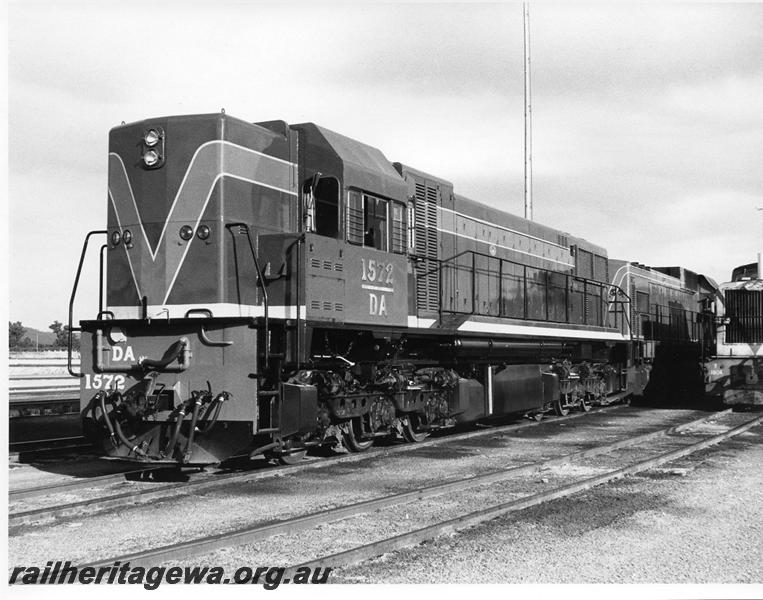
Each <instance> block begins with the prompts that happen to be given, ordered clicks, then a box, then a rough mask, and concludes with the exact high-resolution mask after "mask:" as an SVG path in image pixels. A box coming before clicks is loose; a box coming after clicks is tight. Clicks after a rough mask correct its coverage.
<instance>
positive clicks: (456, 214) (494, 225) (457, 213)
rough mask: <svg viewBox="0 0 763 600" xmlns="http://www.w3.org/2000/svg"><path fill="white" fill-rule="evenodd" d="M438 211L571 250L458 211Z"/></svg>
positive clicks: (445, 209) (440, 207) (438, 208)
mask: <svg viewBox="0 0 763 600" xmlns="http://www.w3.org/2000/svg"><path fill="white" fill-rule="evenodd" d="M437 210H440V211H442V212H449V213H452V214H454V215H455V216H457V217H461V218H462V219H469V220H470V221H474V222H476V223H482V224H483V225H489V226H490V227H495V228H496V229H500V230H501V231H508V232H509V233H513V234H515V235H521V236H522V237H526V238H529V239H531V240H535V241H538V242H543V243H544V244H549V245H551V246H556V247H557V248H562V249H563V250H569V247H567V246H562V245H561V244H557V243H556V242H550V241H548V240H544V239H542V238H539V237H535V236H534V235H530V234H529V233H523V232H521V231H517V230H516V229H509V228H508V227H503V226H502V225H496V224H495V223H490V222H489V221H483V220H482V219H478V218H477V217H472V216H470V215H466V214H464V213H460V212H458V211H456V210H452V209H450V208H445V207H444V206H438V207H437Z"/></svg>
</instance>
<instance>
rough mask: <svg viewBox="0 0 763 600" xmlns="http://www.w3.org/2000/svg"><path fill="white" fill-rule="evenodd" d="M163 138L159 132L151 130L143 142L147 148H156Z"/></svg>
mask: <svg viewBox="0 0 763 600" xmlns="http://www.w3.org/2000/svg"><path fill="white" fill-rule="evenodd" d="M160 137H161V136H160V135H159V132H158V131H157V130H156V129H149V130H148V131H147V132H146V135H144V136H143V142H144V143H145V144H146V146H149V147H150V146H156V144H158V143H159V138H160Z"/></svg>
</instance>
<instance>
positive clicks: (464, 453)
mask: <svg viewBox="0 0 763 600" xmlns="http://www.w3.org/2000/svg"><path fill="white" fill-rule="evenodd" d="M701 414H703V413H699V412H697V411H687V410H668V411H645V410H641V409H633V408H627V407H624V408H621V409H618V410H616V411H613V412H609V413H607V412H599V413H593V414H590V415H586V416H585V417H583V418H580V419H576V420H573V421H559V422H550V423H544V424H541V425H540V426H537V427H532V428H528V429H523V430H518V431H511V432H502V433H499V432H496V433H495V434H493V433H488V434H487V435H485V436H482V437H479V438H473V439H468V440H461V441H458V442H448V443H445V444H443V445H441V446H422V447H415V448H411V449H410V451H407V452H404V453H400V454H395V455H390V456H379V455H377V456H367V457H364V458H362V460H359V461H357V462H355V463H342V464H328V463H327V464H325V465H321V466H316V468H314V469H312V470H309V471H304V472H300V473H295V474H289V475H283V476H273V477H271V478H268V479H262V480H257V481H249V482H241V483H238V484H235V485H226V486H223V487H221V488H220V489H210V490H206V491H204V492H203V493H199V494H195V495H189V496H184V497H179V498H177V497H176V498H168V499H167V500H161V501H155V502H152V503H151V504H147V505H146V504H143V505H137V506H130V507H123V508H118V509H113V510H108V511H106V512H104V513H102V514H98V515H81V516H78V517H71V518H66V519H60V520H58V521H56V522H55V523H49V524H37V525H31V526H22V527H18V528H16V529H14V530H12V531H10V532H9V533H10V535H11V537H10V539H9V559H10V563H11V564H45V562H46V561H48V560H61V559H63V560H72V561H73V562H88V561H93V560H104V559H107V558H109V557H113V556H116V555H119V554H123V553H126V552H131V551H137V550H141V549H145V548H150V547H157V546H162V545H165V544H169V543H173V542H177V541H181V540H188V539H191V538H194V537H197V536H202V535H210V534H219V533H221V532H223V531H232V530H235V529H237V528H239V527H245V526H252V525H260V524H265V523H269V522H273V521H278V520H281V519H284V518H288V517H292V516H297V515H300V514H305V513H308V512H314V511H317V510H323V509H327V508H331V507H334V506H338V505H343V504H348V503H350V502H354V501H357V500H361V499H366V498H373V497H378V496H380V495H386V494H390V493H394V492H399V491H402V490H410V489H415V488H416V487H417V486H423V485H429V484H432V483H437V482H441V481H444V480H447V479H452V478H456V477H460V476H465V475H469V474H475V473H481V472H487V471H491V470H493V469H496V468H505V467H507V466H513V465H517V464H524V463H526V462H531V461H532V462H534V461H536V460H542V459H546V458H549V457H552V456H561V455H566V454H568V453H570V452H574V451H578V450H581V449H584V448H590V447H593V446H599V445H602V444H605V443H609V442H611V441H614V440H618V439H622V438H624V437H630V436H632V435H635V434H637V433H643V432H646V431H654V430H655V429H660V428H662V427H665V426H669V425H675V424H678V423H683V422H687V421H690V420H692V419H695V418H697V417H698V416H700V415H701ZM738 417H739V418H742V419H743V420H746V419H747V418H749V417H745V416H744V415H738ZM715 429H718V431H715ZM724 429H725V426H720V425H714V424H713V423H710V424H707V425H705V426H704V428H703V435H712V434H713V433H718V432H720V431H721V430H724ZM688 441H691V440H688ZM762 442H763V427H761V426H758V427H756V428H755V429H753V430H751V431H750V432H748V433H745V434H743V435H741V436H739V437H738V438H735V439H734V440H731V441H727V442H724V443H723V444H721V445H720V446H718V447H715V448H712V449H710V450H707V451H704V452H703V453H700V454H697V455H694V456H692V457H689V458H687V459H683V460H682V461H680V462H677V463H671V464H669V465H665V466H664V467H662V468H661V469H657V470H653V471H649V472H646V473H645V474H643V475H641V476H638V477H632V478H629V479H626V480H623V481H620V482H614V483H610V484H607V485H604V486H601V487H600V488H596V489H594V490H592V491H591V492H589V493H586V494H578V495H574V496H571V497H569V498H567V499H564V500H559V501H555V502H551V503H548V504H546V505H543V506H540V507H537V508H535V509H529V510H525V511H522V512H519V513H515V514H514V515H513V516H509V517H504V518H501V519H497V520H494V521H491V522H489V523H487V524H484V525H482V526H479V527H476V528H474V529H471V530H467V531H463V532H461V533H459V534H457V535H455V536H452V537H447V538H440V539H438V540H435V541H433V542H430V543H426V544H423V545H421V546H417V547H414V548H409V549H406V550H404V551H401V552H398V553H394V554H390V555H386V556H384V557H381V558H379V559H376V560H373V561H368V562H366V563H363V564H360V565H355V566H351V567H346V568H343V569H340V570H338V571H336V573H335V574H334V575H333V576H332V580H333V581H334V582H338V583H366V582H368V583H456V582H458V583H471V582H474V583H520V582H521V583H534V582H547V583H571V582H581V583H583V582H585V583H599V582H613V583H646V582H653V583H673V582H683V583H689V582H692V583H703V582H719V583H720V582H736V583H756V582H761V581H763V577H761V573H762V571H761V566H760V565H761V555H760V554H761V546H763V543H762V540H763V519H761V517H763V485H762V484H763V470H761V463H762V462H763V443H762ZM657 444H658V441H656V440H655V441H652V442H650V443H649V444H648V445H645V446H644V447H643V448H642V447H636V448H634V449H632V450H631V451H629V452H630V454H629V456H631V457H632V458H633V459H636V460H638V459H640V458H644V457H646V456H648V455H649V454H650V453H653V452H655V451H656V450H655V445H657ZM617 460H618V459H617V457H609V456H602V457H600V458H599V459H597V460H595V461H592V460H587V461H586V462H585V464H576V465H568V466H566V467H563V468H558V469H553V470H549V471H547V472H545V473H543V474H541V475H537V474H535V475H532V476H528V477H527V478H523V479H519V480H513V481H511V482H507V483H505V484H501V485H495V486H493V487H492V488H491V489H490V490H488V491H487V492H486V491H485V490H484V489H482V490H480V489H473V490H467V491H465V492H461V493H459V494H450V495H445V496H439V497H436V498H435V499H432V500H430V501H428V502H420V503H419V504H417V505H416V506H413V505H400V506H399V507H395V508H393V509H391V510H390V511H388V512H385V513H382V512H375V513H372V514H365V515H360V516H357V517H355V518H354V519H350V520H347V521H343V522H339V523H335V524H326V525H321V526H319V527H318V528H316V530H315V531H313V532H311V533H308V532H304V533H303V534H300V535H298V536H290V537H285V536H275V537H273V538H269V539H268V540H264V541H262V542H260V543H258V544H256V545H241V546H232V547H228V548H224V549H221V550H218V551H216V552H212V553H210V554H207V555H204V556H194V557H192V558H189V559H187V560H185V561H183V562H180V563H178V564H185V565H205V564H206V565H221V566H224V567H225V568H226V570H227V569H230V570H231V571H232V570H235V569H236V568H238V567H240V566H242V565H253V566H258V565H284V564H286V565H289V564H292V565H293V564H298V563H299V562H302V561H305V560H309V559H312V558H314V557H316V556H325V555H326V554H327V553H332V552H337V551H341V550H344V549H346V548H349V547H353V546H356V545H360V544H364V543H368V542H370V541H373V540H375V539H378V538H380V537H386V536H389V535H393V534H395V533H398V532H402V531H405V530H410V529H412V528H416V527H420V526H422V525H426V524H428V523H429V522H436V521H439V520H443V519H445V518H448V517H449V516H452V515H451V514H450V513H453V514H463V513H462V512H460V511H462V510H463V509H464V508H468V510H469V511H473V510H478V509H479V508H482V507H484V506H486V505H487V504H489V503H491V502H492V501H495V500H496V498H497V494H499V493H500V494H503V496H505V497H507V498H510V497H512V496H513V495H516V494H519V495H525V494H531V493H536V492H539V491H544V490H545V489H550V488H551V487H553V486H554V485H558V484H559V483H561V482H562V480H563V479H565V478H570V477H572V478H575V477H581V476H591V475H594V474H596V473H599V472H602V471H605V470H608V469H611V468H613V464H614V463H615V462H617ZM64 471H65V470H62V466H61V465H51V464H41V463H37V464H25V465H19V466H17V467H15V468H14V469H13V470H12V473H11V485H12V487H13V486H14V485H20V486H23V485H27V486H28V485H33V484H35V483H36V484H40V483H42V482H48V481H51V479H59V478H62V477H64V478H65V477H67V476H68V474H67V473H65V472H64ZM134 485H136V484H135V482H123V483H122V484H120V486H118V487H120V488H124V489H131V488H132V487H133V486H134ZM83 497H85V496H84V493H83V492H78V494H77V495H76V496H75V495H73V496H72V497H71V498H61V500H60V501H73V500H77V499H82V498H83ZM457 501H458V502H460V504H457ZM24 504H25V506H23V507H21V506H20V507H18V508H14V510H19V509H23V508H26V509H29V508H33V507H34V505H35V501H31V502H25V503H24Z"/></svg>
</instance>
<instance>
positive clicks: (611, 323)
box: [417, 250, 631, 336]
mask: <svg viewBox="0 0 763 600" xmlns="http://www.w3.org/2000/svg"><path fill="white" fill-rule="evenodd" d="M432 272H437V273H438V275H439V277H438V279H439V296H440V301H439V315H440V318H441V319H442V317H443V316H444V315H480V316H493V317H502V318H511V319H520V320H527V321H546V322H549V323H559V324H575V325H587V326H591V327H602V328H611V329H612V328H613V329H617V330H618V331H620V332H622V333H623V334H624V335H627V336H630V334H631V322H630V304H631V299H630V297H629V296H628V294H627V293H625V291H624V290H623V289H622V288H620V287H619V286H616V285H612V284H610V283H604V282H600V281H594V280H590V279H586V278H583V277H578V276H576V275H572V274H569V273H561V272H558V271H550V270H547V269H541V268H536V267H529V266H527V265H523V264H521V263H517V262H514V261H510V260H508V259H504V258H498V257H496V256H491V255H488V254H483V253H480V252H476V251H473V250H466V251H463V252H460V253H458V254H456V255H454V256H452V257H450V258H448V259H445V260H441V261H438V263H437V266H436V267H434V269H433V270H432V269H430V270H428V271H425V272H422V273H419V274H417V284H418V281H419V280H421V279H422V278H426V277H427V276H429V275H430V274H431V273H432Z"/></svg>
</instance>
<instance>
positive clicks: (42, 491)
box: [8, 404, 626, 527]
mask: <svg viewBox="0 0 763 600" xmlns="http://www.w3.org/2000/svg"><path fill="white" fill-rule="evenodd" d="M624 406H626V405H623V404H616V405H612V406H606V407H602V408H598V409H594V410H592V411H591V412H589V413H582V412H581V413H572V414H570V415H567V416H565V417H554V418H553V419H549V420H547V421H541V422H537V421H527V422H524V423H514V424H510V425H504V426H499V427H486V428H483V429H479V430H477V431H468V432H464V433H459V434H455V435H445V436H442V437H437V438H430V439H427V440H425V441H423V442H420V443H417V444H401V445H394V446H388V447H378V448H374V449H372V450H369V451H367V452H363V453H356V454H342V455H338V456H334V457H328V458H308V459H305V460H304V461H303V462H302V463H298V464H293V465H283V466H277V467H270V468H263V469H260V470H257V471H245V472H230V473H222V474H219V473H218V474H215V473H210V474H205V475H202V476H200V477H197V478H196V479H192V480H190V481H183V482H172V483H152V484H151V485H150V487H144V488H141V489H132V490H129V491H122V490H117V491H116V493H109V492H114V490H109V489H108V486H111V485H114V484H123V483H124V482H125V481H127V480H129V479H132V480H134V481H135V482H136V483H139V482H140V481H141V480H143V481H150V480H151V474H152V473H157V472H160V471H163V470H164V471H166V470H167V469H166V467H159V468H147V469H140V468H138V469H132V470H128V471H124V472H120V473H114V474H109V475H102V476H98V477H91V478H87V479H82V480H74V481H71V480H67V481H64V482H56V483H51V484H47V485H41V486H35V487H23V488H18V489H11V490H10V491H9V494H8V500H9V504H10V505H11V506H10V508H11V509H13V504H14V503H18V502H20V501H23V500H31V499H35V498H54V499H55V497H56V496H60V495H61V494H71V493H73V492H78V491H79V492H83V491H86V490H92V489H93V488H107V489H104V490H103V491H104V492H106V493H105V495H98V496H95V497H92V498H88V499H84V500H78V501H75V502H68V503H65V504H58V505H52V506H43V507H39V508H34V509H29V510H21V511H13V512H10V514H9V515H8V526H9V527H17V526H21V525H25V524H29V523H38V522H46V521H51V520H53V519H60V518H65V517H71V516H76V515H80V514H82V513H84V512H87V514H88V515H92V514H96V513H98V512H102V511H104V510H109V509H114V508H119V507H123V506H133V505H135V504H142V503H146V502H152V501H156V500H160V499H164V498H168V497H174V496H181V495H188V494H193V493H197V492H200V491H204V490H209V489H212V488H218V487H222V486H225V485H230V484H233V483H243V482H248V481H255V480H258V479H264V478H269V477H278V476H282V475H285V474H289V473H297V472H300V471H305V470H308V469H311V468H315V467H322V466H326V465H329V464H341V463H351V462H357V461H361V460H368V459H372V458H374V457H383V456H390V455H393V454H398V453H402V452H408V451H412V450H419V449H421V448H426V447H430V446H437V445H440V444H446V443H451V442H458V441H463V440H470V439H475V438H480V437H485V436H490V435H496V434H507V433H511V432H514V431H520V430H523V429H528V428H532V427H537V426H539V425H541V424H543V423H546V424H553V423H563V422H567V421H571V420H574V419H577V418H580V417H583V416H586V415H595V414H600V413H605V412H609V411H615V410H618V409H621V408H623V407H624Z"/></svg>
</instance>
